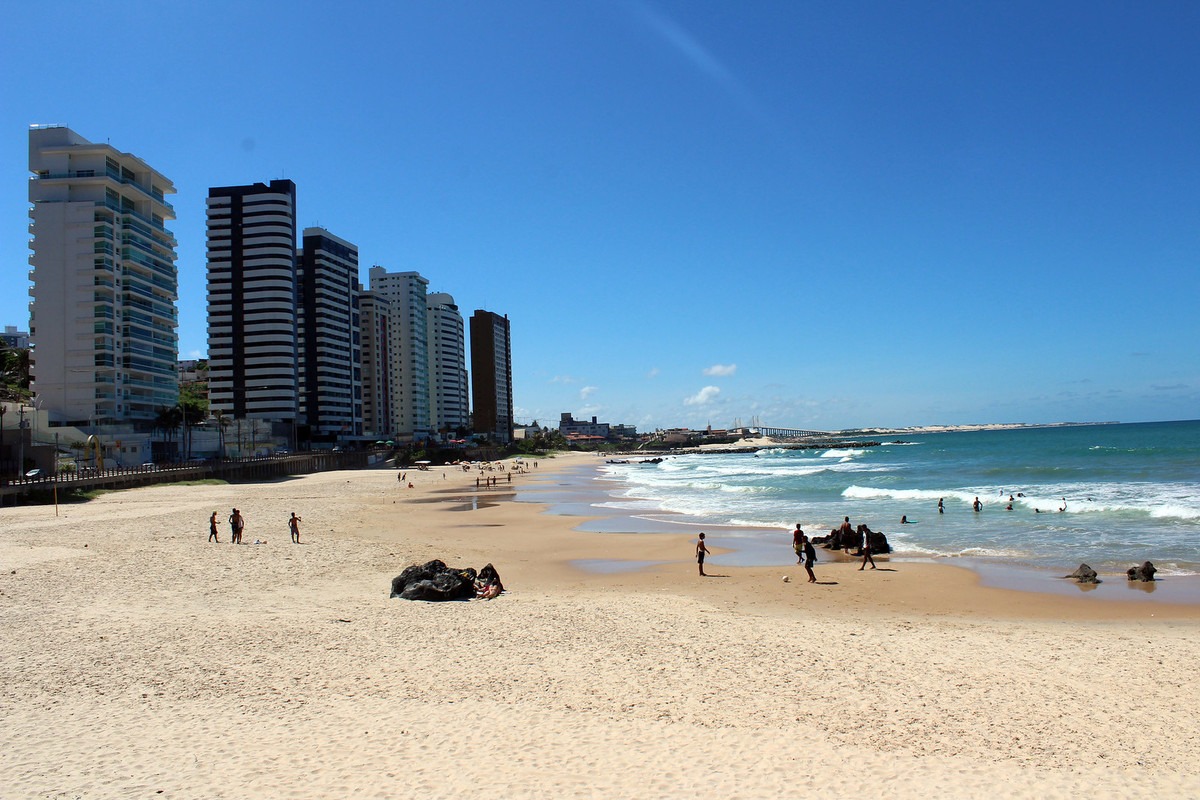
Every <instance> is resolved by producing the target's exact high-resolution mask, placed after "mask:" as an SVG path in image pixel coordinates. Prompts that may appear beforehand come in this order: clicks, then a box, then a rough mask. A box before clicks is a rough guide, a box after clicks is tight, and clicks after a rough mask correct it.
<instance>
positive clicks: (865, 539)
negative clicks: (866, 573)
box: [858, 525, 878, 572]
mask: <svg viewBox="0 0 1200 800" xmlns="http://www.w3.org/2000/svg"><path fill="white" fill-rule="evenodd" d="M859 527H860V528H861V527H862V526H861V525H860V526H859ZM868 563H870V565H871V569H878V567H876V566H875V559H873V558H871V534H869V533H867V532H866V531H863V534H862V564H861V565H860V566H859V568H858V571H859V572H862V571H863V567H865V566H866V565H867V564H868Z"/></svg>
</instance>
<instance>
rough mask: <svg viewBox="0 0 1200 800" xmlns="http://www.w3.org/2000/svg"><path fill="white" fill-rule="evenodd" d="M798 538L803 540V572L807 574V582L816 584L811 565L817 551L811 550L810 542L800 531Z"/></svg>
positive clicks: (814, 561) (815, 576) (815, 558)
mask: <svg viewBox="0 0 1200 800" xmlns="http://www.w3.org/2000/svg"><path fill="white" fill-rule="evenodd" d="M800 538H801V539H802V540H803V547H804V571H805V572H807V573H808V582H809V583H816V582H817V575H816V573H815V572H813V564H814V563H816V560H817V551H816V550H815V549H814V548H813V543H812V540H811V539H809V538H808V536H807V535H805V533H804V531H800Z"/></svg>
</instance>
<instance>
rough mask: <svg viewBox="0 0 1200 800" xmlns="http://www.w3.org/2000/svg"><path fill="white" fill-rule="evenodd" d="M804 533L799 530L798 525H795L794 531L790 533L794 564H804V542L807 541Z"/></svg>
mask: <svg viewBox="0 0 1200 800" xmlns="http://www.w3.org/2000/svg"><path fill="white" fill-rule="evenodd" d="M807 538H808V537H806V536H805V535H804V531H802V530H800V523H799V522H797V523H796V530H794V531H792V549H793V550H795V551H796V563H797V564H802V563H804V542H805V541H807Z"/></svg>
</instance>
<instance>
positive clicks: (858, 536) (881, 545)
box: [812, 525, 892, 556]
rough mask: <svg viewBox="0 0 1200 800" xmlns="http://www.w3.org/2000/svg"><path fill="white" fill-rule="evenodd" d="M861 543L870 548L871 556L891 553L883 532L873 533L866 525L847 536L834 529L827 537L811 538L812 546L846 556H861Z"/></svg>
mask: <svg viewBox="0 0 1200 800" xmlns="http://www.w3.org/2000/svg"><path fill="white" fill-rule="evenodd" d="M863 542H866V543H867V544H869V545H870V546H871V553H872V554H873V555H877V556H878V555H884V554H886V553H890V552H892V546H891V545H890V544H888V540H887V537H886V536H884V535H883V531H873V530H871V529H870V528H868V527H867V526H866V525H859V526H858V529H857V530H855V531H852V532H850V533H848V534H843V533H842V532H841V530H840V529H838V528H834V529H833V530H831V531H830V532H829V535H828V536H814V537H813V538H812V543H813V544H819V545H821V546H823V547H824V548H825V549H826V550H844V551H845V552H846V554H847V555H862V546H863ZM851 551H853V552H851Z"/></svg>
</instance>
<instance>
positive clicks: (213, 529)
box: [208, 511, 221, 543]
mask: <svg viewBox="0 0 1200 800" xmlns="http://www.w3.org/2000/svg"><path fill="white" fill-rule="evenodd" d="M208 540H209V541H210V542H218V543H219V542H220V541H221V540H220V539H218V538H217V512H215V511H214V512H213V513H212V516H211V517H209V518H208Z"/></svg>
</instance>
